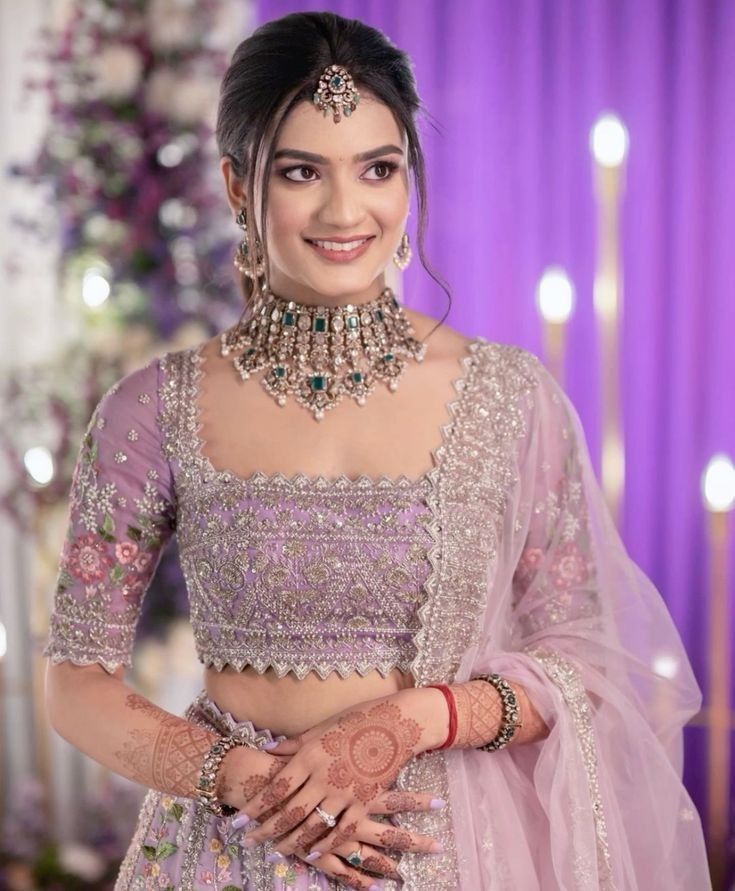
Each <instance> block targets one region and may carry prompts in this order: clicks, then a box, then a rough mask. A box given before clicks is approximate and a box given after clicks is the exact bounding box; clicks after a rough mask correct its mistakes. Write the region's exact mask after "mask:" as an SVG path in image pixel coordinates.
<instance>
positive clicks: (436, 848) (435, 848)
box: [429, 839, 444, 854]
mask: <svg viewBox="0 0 735 891" xmlns="http://www.w3.org/2000/svg"><path fill="white" fill-rule="evenodd" d="M443 850H444V845H443V844H442V843H441V842H440V841H437V840H436V839H434V841H433V842H432V843H431V844H430V845H429V852H430V853H431V854H439V853H441V851H443Z"/></svg>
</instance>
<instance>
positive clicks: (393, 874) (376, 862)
mask: <svg viewBox="0 0 735 891" xmlns="http://www.w3.org/2000/svg"><path fill="white" fill-rule="evenodd" d="M361 868H362V869H366V870H368V872H377V873H380V874H381V875H385V876H388V877H389V878H391V879H398V878H400V873H399V872H398V870H397V869H396V868H395V866H393V864H392V863H391V862H390V860H389V859H388V858H387V857H385V856H384V855H383V854H369V855H368V856H367V857H365V858H364V859H363V861H362V865H361Z"/></svg>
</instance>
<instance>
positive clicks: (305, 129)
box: [223, 90, 409, 305]
mask: <svg viewBox="0 0 735 891" xmlns="http://www.w3.org/2000/svg"><path fill="white" fill-rule="evenodd" d="M360 92H361V96H360V103H359V105H358V106H357V109H356V110H355V111H354V112H353V113H352V115H351V116H350V117H343V118H342V120H340V122H339V123H335V122H334V120H333V118H332V114H331V111H330V113H329V114H328V115H327V116H326V117H325V116H324V113H323V112H322V111H320V110H319V109H317V108H316V106H315V105H314V104H313V103H312V102H308V101H304V102H301V103H299V104H298V105H297V106H295V107H294V108H293V110H292V111H291V112H290V113H289V115H288V117H287V118H286V120H285V121H284V125H283V128H282V130H281V133H280V135H279V138H278V141H277V144H276V146H275V155H274V161H273V167H272V170H271V174H270V179H269V182H268V216H267V219H266V225H267V237H268V250H269V254H270V264H271V265H270V270H269V276H268V281H269V285H270V287H271V289H272V290H273V291H274V292H275V293H276V294H278V295H279V296H282V297H285V298H287V299H293V300H296V301H299V302H301V303H308V304H312V305H316V304H323V305H343V304H345V303H364V302H366V301H368V300H371V299H374V298H375V297H377V296H378V295H379V293H380V291H381V290H382V288H383V287H384V286H385V278H384V270H385V268H386V266H387V265H388V263H390V261H391V257H392V255H393V253H394V252H395V250H396V248H397V247H398V245H399V243H400V240H401V236H402V235H403V232H404V230H405V223H406V218H407V216H408V209H409V177H408V168H407V151H406V149H407V146H406V142H405V141H404V139H403V137H402V134H401V130H400V128H399V126H398V124H397V123H396V120H395V118H394V117H393V114H392V112H391V111H390V109H389V108H388V106H386V105H384V104H383V103H382V102H379V101H378V100H377V99H375V98H374V97H373V96H372V95H371V94H369V93H367V91H365V90H362V91H360ZM359 156H363V157H362V158H360V157H359ZM223 163H224V164H225V167H223V171H224V172H225V176H226V178H227V167H226V162H223ZM230 196H231V204H232V203H233V201H232V188H231V187H230ZM259 201H260V198H259V195H258V194H257V192H256V202H259ZM259 213H260V209H259V207H258V206H256V214H257V215H258V216H257V218H258V219H259ZM365 237H367V238H368V242H367V245H366V247H365V248H364V249H363V250H362V251H361V252H359V253H358V256H356V257H354V258H353V259H347V258H346V257H345V255H344V254H337V257H341V258H342V259H341V260H335V259H333V258H331V257H329V256H328V255H325V254H324V253H322V252H320V250H319V249H318V248H316V247H315V246H314V245H313V244H312V243H311V241H312V240H315V239H316V240H320V241H329V240H330V239H334V240H337V241H345V240H348V241H352V240H361V239H363V238H365Z"/></svg>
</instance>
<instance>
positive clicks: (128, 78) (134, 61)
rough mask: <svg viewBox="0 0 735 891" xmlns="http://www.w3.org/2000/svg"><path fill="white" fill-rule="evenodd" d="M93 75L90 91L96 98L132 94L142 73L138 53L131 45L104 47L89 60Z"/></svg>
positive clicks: (121, 96) (117, 97)
mask: <svg viewBox="0 0 735 891" xmlns="http://www.w3.org/2000/svg"><path fill="white" fill-rule="evenodd" d="M90 73H91V75H92V77H93V81H92V84H91V85H90V88H89V89H90V91H91V94H92V96H94V97H95V98H98V99H125V98H126V97H128V96H132V95H133V93H134V92H135V90H136V88H137V86H138V84H139V83H140V77H141V74H142V73H143V60H142V58H141V56H140V53H139V52H138V51H137V50H136V49H133V47H131V46H124V45H123V44H113V45H112V46H107V47H104V49H102V50H101V51H100V52H99V53H97V54H96V55H94V56H93V57H92V59H91V61H90Z"/></svg>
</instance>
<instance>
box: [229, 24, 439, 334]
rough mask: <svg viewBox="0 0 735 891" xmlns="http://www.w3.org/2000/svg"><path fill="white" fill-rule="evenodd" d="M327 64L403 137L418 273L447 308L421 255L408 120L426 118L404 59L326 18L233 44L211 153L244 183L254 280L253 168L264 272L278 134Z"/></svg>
mask: <svg viewBox="0 0 735 891" xmlns="http://www.w3.org/2000/svg"><path fill="white" fill-rule="evenodd" d="M331 64H335V65H344V67H345V68H346V69H347V70H348V72H349V73H350V75H351V76H352V79H353V81H354V82H355V86H356V87H357V89H358V90H359V89H360V87H361V86H362V87H364V88H367V90H369V91H370V92H372V93H373V94H374V95H375V96H376V98H377V99H379V100H380V101H381V102H384V103H385V104H386V105H387V106H388V107H389V108H390V109H391V111H392V112H393V114H394V116H395V117H396V119H397V121H398V123H399V125H400V126H402V127H403V129H404V131H405V133H406V135H407V141H408V163H409V169H410V170H411V171H412V172H413V176H414V182H415V184H416V189H417V197H418V210H419V226H418V242H419V244H418V252H419V257H420V259H421V264H422V265H423V267H424V269H425V270H426V271H427V272H428V274H429V275H430V276H431V277H432V278H433V279H434V281H435V282H437V284H439V286H440V287H441V288H443V290H444V291H445V292H446V294H447V296H448V297H449V301H450V306H451V299H452V298H451V293H450V291H449V288H448V286H447V284H446V283H445V282H444V281H443V280H442V279H441V278H440V277H439V276H438V275H437V274H436V273H435V272H434V271H433V269H432V268H431V266H430V264H429V263H428V262H427V260H426V256H425V253H424V232H425V228H426V219H427V209H426V171H425V165H424V156H423V153H422V151H421V146H420V144H419V137H418V134H417V130H416V124H415V117H416V116H417V113H418V112H419V111H421V112H423V113H424V114H427V116H429V115H428V113H427V112H426V110H425V109H424V108H423V106H422V105H421V100H420V98H419V96H418V93H417V91H416V83H415V80H414V77H413V71H412V69H411V60H410V57H409V56H408V54H407V53H405V52H403V51H402V50H400V49H398V48H397V47H396V46H395V45H394V44H393V43H392V42H391V41H390V40H389V39H388V38H387V37H386V36H385V35H384V34H383V33H382V32H380V31H378V30H377V29H376V28H372V27H370V26H368V25H366V24H364V23H363V22H361V21H359V20H357V19H347V18H343V17H342V16H339V15H336V14H335V13H332V12H297V13H291V14H289V15H285V16H282V17H281V18H278V19H274V20H272V21H269V22H266V23H265V24H263V25H261V26H260V27H259V28H257V29H256V30H255V31H254V32H253V33H252V34H251V35H250V37H248V38H247V39H245V40H243V41H242V43H240V44H239V46H238V47H237V49H236V50H235V52H234V54H233V57H232V61H231V63H230V66H229V68H228V69H227V71H226V73H225V75H224V78H223V81H222V87H221V90H220V99H219V108H218V112H217V129H216V136H217V146H218V148H219V153H220V156H221V157H225V156H226V157H228V158H229V159H230V162H231V164H232V169H233V172H234V173H235V175H236V176H237V177H239V178H240V179H242V180H245V179H246V178H247V181H246V183H245V196H246V224H247V228H248V239H249V245H248V247H249V255H250V258H251V260H252V262H253V270H252V271H253V274H254V273H255V269H254V265H255V250H254V244H253V242H254V239H253V235H252V233H253V232H254V231H255V230H256V227H255V225H254V192H255V177H256V171H257V170H258V168H259V167H261V168H262V170H263V179H262V182H263V188H262V196H263V198H262V201H263V203H262V213H261V220H260V225H259V226H258V227H257V228H258V230H259V231H260V232H261V233H262V243H263V257H264V263H265V268H266V269H267V268H268V247H267V244H266V236H265V231H266V230H265V220H266V210H267V201H268V190H267V188H266V187H265V186H266V184H267V183H268V179H269V176H270V172H271V168H272V162H273V153H274V147H275V145H276V142H277V138H278V134H279V133H280V131H281V128H282V126H283V122H284V120H285V118H286V116H287V115H288V113H289V111H290V110H291V109H292V108H293V107H294V105H296V104H297V103H298V102H301V101H303V100H304V99H307V100H308V101H310V102H311V101H313V94H314V91H315V86H316V83H317V82H318V80H319V78H320V76H321V74H322V72H323V71H324V69H325V68H326V66H327V65H331ZM429 117H430V116H429ZM255 281H257V279H255V278H253V279H250V278H248V277H246V276H245V275H244V274H243V275H242V276H241V287H242V290H243V297H244V300H245V308H246V310H247V308H248V305H249V303H250V301H251V300H252V297H253V294H254V291H255V287H254V282H255ZM448 311H449V310H447V312H448ZM444 317H446V314H445V316H444ZM443 320H444V319H443V318H442V321H443ZM439 324H441V322H440V323H439Z"/></svg>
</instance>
